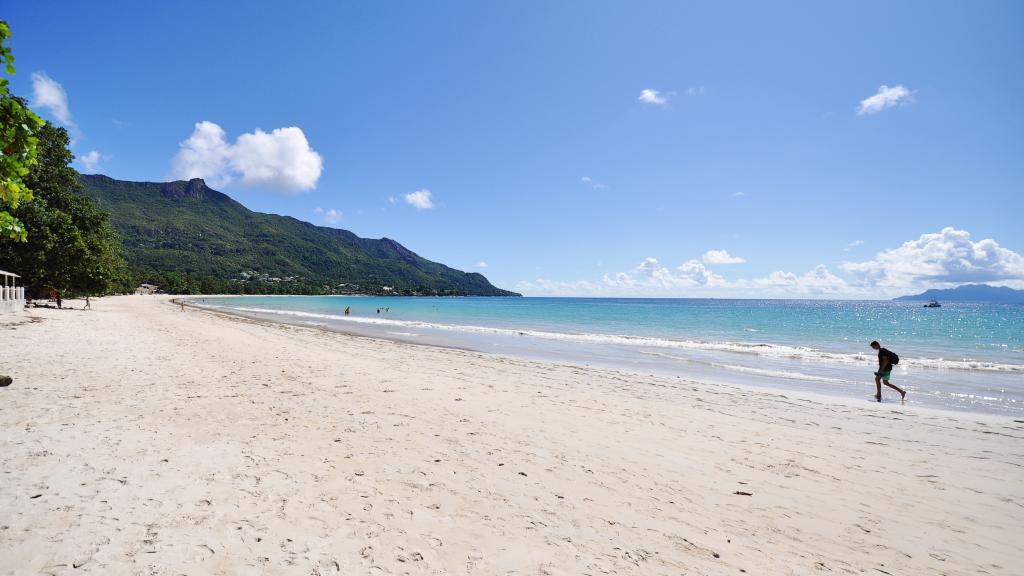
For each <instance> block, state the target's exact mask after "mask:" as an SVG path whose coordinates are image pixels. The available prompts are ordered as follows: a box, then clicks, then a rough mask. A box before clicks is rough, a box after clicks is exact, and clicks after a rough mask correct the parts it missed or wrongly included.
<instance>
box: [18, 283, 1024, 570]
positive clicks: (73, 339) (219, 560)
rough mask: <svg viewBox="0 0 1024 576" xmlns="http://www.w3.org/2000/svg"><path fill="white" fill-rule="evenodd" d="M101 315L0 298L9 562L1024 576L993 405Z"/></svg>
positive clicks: (126, 303) (1023, 468)
mask: <svg viewBox="0 0 1024 576" xmlns="http://www.w3.org/2000/svg"><path fill="white" fill-rule="evenodd" d="M75 305H76V307H77V306H78V305H79V304H78V303H75ZM93 308H94V310H92V311H90V312H83V311H80V310H40V309H36V310H33V311H31V312H30V313H24V314H18V315H15V316H6V317H2V318H0V329H3V330H2V332H0V333H2V334H4V336H5V338H4V342H3V351H2V352H0V374H10V375H11V376H13V377H14V384H13V385H12V386H11V387H9V388H0V428H2V435H0V574H72V573H74V574H79V573H85V574H104V575H108V574H110V575H116V574H145V575H164V574H166V575H178V574H189V575H196V574H304V575H309V574H315V575H326V574H480V575H494V574H565V575H575V574H674V575H678V574H715V575H717V574H739V573H744V572H745V573H747V574H818V573H823V574H824V573H835V574H861V573H864V574H893V575H904V574H913V575H920V574H949V575H958V574H1021V573H1024V424H1020V423H1015V422H1014V421H1013V420H1011V419H1009V418H1006V419H996V418H993V417H973V416H971V415H943V414H936V413H925V412H919V411H915V410H914V409H912V408H900V407H894V406H893V405H882V406H876V405H873V404H871V403H869V402H864V404H863V406H857V405H850V404H845V405H844V404H838V403H835V404H833V403H828V402H825V401H813V400H807V399H798V398H789V397H786V396H784V395H782V394H773V393H768V392H757V391H751V390H743V389H739V388H733V387H728V386H721V385H707V384H701V383H694V382H687V381H683V380H680V379H672V378H660V377H651V376H641V375H631V374H624V373H620V372H615V371H607V370H596V369H585V368H578V367H571V366H563V365H555V364H545V363H539V362H528V361H520V360H511V359H506V358H501V357H495V356H488V355H484V354H478V353H472V352H465V351H460V350H451V349H441V348H430V347H422V346H414V345H408V344H401V343H395V342H390V341H383V340H373V339H367V338H358V337H352V336H347V335H343V334H335V333H329V332H323V331H319V330H315V329H308V328H301V327H292V326H280V325H271V324H266V323H262V322H257V321H251V320H246V319H241V318H235V317H230V316H224V315H220V314H215V313H211V312H203V311H199V310H195V309H189V310H188V311H187V312H184V313H183V312H181V311H180V309H179V308H178V307H176V306H173V305H171V304H169V303H168V301H167V299H166V298H164V297H138V296H125V297H116V298H104V299H101V300H96V301H94V304H93ZM865 386H866V388H865V390H866V392H865V397H867V396H869V395H870V393H871V392H872V391H871V390H870V389H869V388H868V387H869V386H870V383H869V382H867V381H866V382H865Z"/></svg>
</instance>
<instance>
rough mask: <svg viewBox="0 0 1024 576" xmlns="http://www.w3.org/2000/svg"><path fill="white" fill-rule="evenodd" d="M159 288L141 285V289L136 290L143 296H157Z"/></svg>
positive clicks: (154, 285)
mask: <svg viewBox="0 0 1024 576" xmlns="http://www.w3.org/2000/svg"><path fill="white" fill-rule="evenodd" d="M157 288H158V286H157V285H156V284H140V285H139V287H138V288H136V289H135V293H136V294H139V295H141V296H149V295H151V294H156V289H157Z"/></svg>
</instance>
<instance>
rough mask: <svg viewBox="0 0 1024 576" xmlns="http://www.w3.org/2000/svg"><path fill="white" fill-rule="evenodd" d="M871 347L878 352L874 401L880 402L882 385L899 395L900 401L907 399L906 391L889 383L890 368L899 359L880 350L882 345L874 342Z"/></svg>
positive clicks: (883, 349) (888, 352) (886, 351)
mask: <svg viewBox="0 0 1024 576" xmlns="http://www.w3.org/2000/svg"><path fill="white" fill-rule="evenodd" d="M871 347H872V348H874V349H875V350H877V351H878V372H875V400H878V401H879V402H881V401H882V383H883V382H884V383H885V385H886V386H888V387H889V388H892V389H893V390H895V391H897V392H899V393H900V400H906V399H907V391H906V390H904V389H902V388H900V387H899V386H897V385H895V384H890V383H889V376H890V375H891V374H892V367H893V366H894V365H896V364H898V363H899V361H900V357H899V356H897V355H896V353H894V352H891V351H889V350H886V349H885V348H882V345H881V344H879V343H878V340H875V341H874V342H872V343H871Z"/></svg>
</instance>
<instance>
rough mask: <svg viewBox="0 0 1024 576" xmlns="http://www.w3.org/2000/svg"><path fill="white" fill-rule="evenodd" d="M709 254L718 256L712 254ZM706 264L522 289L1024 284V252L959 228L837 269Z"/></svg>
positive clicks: (864, 292) (680, 291)
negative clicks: (741, 270) (732, 271)
mask: <svg viewBox="0 0 1024 576" xmlns="http://www.w3.org/2000/svg"><path fill="white" fill-rule="evenodd" d="M860 244H861V242H860V241H856V242H852V243H851V245H852V246H858V245H860ZM711 253H718V254H716V255H714V256H711V257H708V254H711ZM720 256H723V257H724V256H727V257H728V259H733V258H734V257H733V256H731V255H729V254H728V252H726V251H725V250H712V251H709V252H708V253H707V254H705V255H704V258H703V259H704V260H705V262H711V261H712V260H716V259H718V258H719V257H720ZM723 259H724V258H723ZM705 262H701V261H700V260H696V259H692V260H687V261H685V262H683V263H682V264H680V265H679V266H677V267H676V268H674V269H671V268H669V267H666V266H663V265H662V264H661V263H659V262H658V260H657V259H656V258H652V257H648V258H645V259H644V260H643V261H642V262H640V264H638V265H637V266H636V267H634V268H633V269H631V270H628V271H624V272H609V273H605V274H604V275H603V276H602V277H601V278H600V280H599V281H587V280H578V281H559V280H549V279H539V280H534V281H532V282H520V283H519V284H518V285H517V287H516V290H517V291H519V292H523V293H524V294H530V295H537V296H540V295H549V296H574V295H575V296H661V297H665V296H669V297H672V296H675V297H687V296H688V297H701V296H713V297H753V298H787V297H788V298H793V297H799V298H890V297H893V296H900V295H903V294H912V293H916V292H921V291H923V290H925V289H928V288H939V287H950V286H957V285H960V284H964V283H968V282H985V283H989V284H994V285H1001V286H1010V287H1015V288H1024V256H1022V255H1021V254H1018V253H1017V252H1014V251H1013V250H1010V249H1008V248H1004V247H1002V246H1000V245H999V244H998V243H996V242H995V241H994V240H991V239H986V240H979V241H977V242H974V241H972V240H971V239H970V234H969V233H968V232H966V231H963V230H957V229H955V228H944V229H943V230H942V231H941V232H938V233H933V234H923V235H921V237H920V238H919V239H917V240H911V241H909V242H905V243H903V245H901V246H899V247H898V248H893V249H890V250H885V251H883V252H880V253H878V254H877V255H876V256H875V258H874V259H873V260H869V261H866V262H847V263H844V264H842V265H841V266H840V272H839V274H837V273H833V272H832V271H831V270H829V269H828V267H826V266H825V265H822V264H819V265H818V266H815V267H814V268H812V269H811V270H809V271H807V272H804V273H794V272H788V271H784V270H777V271H775V272H772V273H771V274H769V275H767V276H764V277H757V278H740V279H736V280H726V279H725V278H723V277H722V276H720V275H718V274H716V273H715V272H713V271H712V270H709V269H708V268H706V267H705V266H704V263H705ZM840 274H841V275H840Z"/></svg>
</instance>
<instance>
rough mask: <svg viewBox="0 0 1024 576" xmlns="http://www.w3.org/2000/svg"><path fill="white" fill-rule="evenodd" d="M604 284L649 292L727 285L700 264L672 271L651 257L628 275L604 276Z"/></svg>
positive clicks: (695, 261)
mask: <svg viewBox="0 0 1024 576" xmlns="http://www.w3.org/2000/svg"><path fill="white" fill-rule="evenodd" d="M601 282H602V283H603V284H604V285H605V286H608V287H611V288H624V287H631V288H639V289H642V290H648V291H649V290H652V289H653V290H655V291H657V290H663V289H678V288H695V287H712V286H723V285H725V279H724V278H722V277H721V276H719V275H718V274H715V273H714V272H712V271H710V270H708V269H707V268H705V267H704V264H703V263H701V262H700V261H699V260H688V261H686V262H683V263H682V264H680V265H679V266H677V267H676V269H675V271H672V270H670V269H668V268H666V267H665V266H662V265H661V264H660V263H659V262H658V260H657V258H651V257H647V258H644V260H643V261H642V262H640V264H638V265H637V266H636V267H635V268H633V270H631V271H629V272H617V273H615V274H605V275H604V276H603V277H602V278H601Z"/></svg>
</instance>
